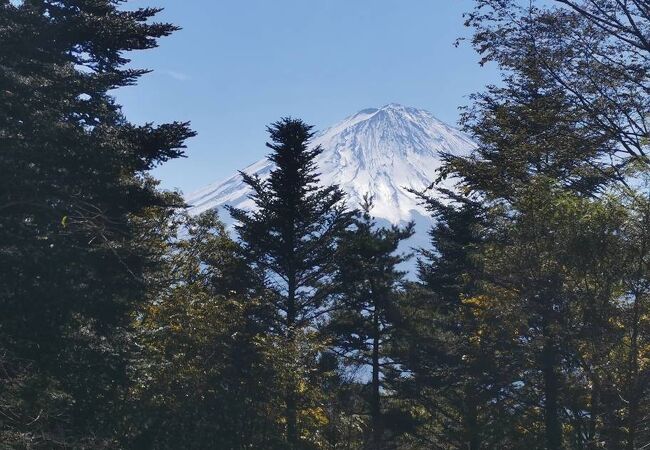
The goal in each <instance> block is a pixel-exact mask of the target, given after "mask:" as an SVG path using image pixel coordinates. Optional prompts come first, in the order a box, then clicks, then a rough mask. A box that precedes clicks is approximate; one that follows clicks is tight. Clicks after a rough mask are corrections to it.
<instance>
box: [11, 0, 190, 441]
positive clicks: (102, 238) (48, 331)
mask: <svg viewBox="0 0 650 450" xmlns="http://www.w3.org/2000/svg"><path fill="white" fill-rule="evenodd" d="M120 3H121V2H117V1H111V0H78V1H50V0H25V1H21V2H13V1H8V0H3V1H1V2H0V38H1V39H2V42H3V45H2V48H1V49H0V66H2V70H0V86H1V87H0V100H1V101H2V104H3V107H2V112H1V113H0V143H1V145H2V152H1V154H0V171H1V172H2V174H3V176H2V179H1V180H0V210H1V214H0V270H1V271H2V273H3V277H2V281H1V282H0V315H1V316H2V327H0V348H1V349H2V350H1V355H2V356H1V357H2V365H3V367H4V370H2V371H1V372H2V374H1V375H0V377H2V382H1V383H0V384H1V385H2V387H0V404H1V405H2V406H1V407H0V408H2V410H3V412H4V414H3V415H2V416H3V419H1V420H2V424H1V425H0V427H1V428H2V433H3V435H2V437H0V440H3V441H4V442H8V443H10V444H9V445H17V446H20V445H25V446H28V447H29V446H44V447H47V448H55V447H57V446H61V447H64V446H77V445H78V446H83V445H88V446H94V447H96V448H99V447H101V446H102V445H107V446H110V445H113V444H112V441H113V439H114V438H115V436H116V429H117V427H118V425H119V417H120V406H121V405H122V404H123V402H122V399H123V394H124V388H125V385H126V359H127V358H126V355H125V353H126V351H127V348H128V346H127V343H128V323H129V321H130V317H129V314H130V312H131V311H132V309H133V305H134V303H136V302H137V301H139V300H140V299H142V298H144V283H143V276H142V274H143V272H144V270H145V267H146V266H147V265H148V264H150V263H151V262H152V260H151V259H150V258H149V253H150V251H149V250H148V249H146V248H144V247H142V246H141V245H140V239H139V238H140V236H141V235H142V230H141V229H140V228H139V227H140V222H139V221H138V220H137V216H138V215H140V214H143V213H144V211H145V210H147V209H148V208H162V209H165V208H168V207H170V206H178V205H180V204H182V202H181V201H180V200H179V198H178V197H177V196H169V195H162V194H161V193H160V192H159V191H158V190H157V188H156V183H155V181H153V180H152V179H151V178H149V176H148V175H147V172H148V171H149V170H150V169H152V168H153V167H155V166H156V165H158V164H160V163H163V162H165V161H167V160H169V159H172V158H176V157H179V156H181V155H182V153H183V142H184V140H185V139H186V138H188V137H190V136H192V132H191V131H190V130H189V129H188V127H187V125H186V124H182V123H173V124H167V125H161V126H153V125H151V124H148V125H144V126H136V125H133V124H131V123H129V122H128V121H127V120H126V119H125V117H124V116H123V115H122V113H121V111H120V107H119V105H118V104H117V103H116V102H115V100H114V98H113V97H112V96H111V95H110V94H109V92H110V91H112V90H113V89H116V88H119V87H122V86H128V85H133V84H134V83H135V82H136V81H137V79H138V78H139V77H140V76H141V75H143V74H144V73H146V71H144V70H138V69H131V68H127V67H126V64H127V63H128V62H129V61H128V59H127V58H126V56H125V53H126V52H128V51H132V50H143V49H150V48H152V47H155V46H156V43H157V40H158V38H160V37H163V36H166V35H169V34H170V33H172V32H173V31H175V30H176V27H174V26H173V25H170V24H164V23H153V22H152V21H151V19H152V18H153V17H154V16H155V15H156V13H157V12H158V10H156V9H151V8H141V9H136V10H132V11H128V10H125V9H123V8H122V7H121V6H122V5H120ZM117 435H119V433H117Z"/></svg>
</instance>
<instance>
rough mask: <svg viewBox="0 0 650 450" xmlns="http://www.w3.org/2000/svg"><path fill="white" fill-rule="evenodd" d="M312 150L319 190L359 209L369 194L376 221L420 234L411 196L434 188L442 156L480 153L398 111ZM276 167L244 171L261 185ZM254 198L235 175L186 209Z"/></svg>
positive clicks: (423, 216) (436, 123)
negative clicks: (337, 192)
mask: <svg viewBox="0 0 650 450" xmlns="http://www.w3.org/2000/svg"><path fill="white" fill-rule="evenodd" d="M311 145H312V146H317V145H320V146H321V147H322V148H323V152H322V153H321V154H320V155H319V156H318V158H317V160H316V163H317V167H318V171H319V173H320V174H321V175H320V180H321V183H322V184H323V185H330V184H338V185H339V186H340V187H341V189H342V190H343V191H344V192H345V193H346V194H347V204H348V206H350V207H353V208H354V207H357V206H359V205H360V203H361V201H362V199H363V197H364V195H365V194H370V195H371V196H372V197H373V199H374V209H373V211H372V213H373V215H374V216H375V217H376V218H377V219H379V220H380V222H388V223H393V224H399V223H404V222H406V221H409V220H414V221H416V228H420V227H419V226H417V225H420V224H421V225H424V224H425V223H426V224H427V225H426V226H429V225H430V221H429V219H428V217H429V214H428V213H427V211H426V209H425V208H424V206H422V205H421V204H420V203H419V202H418V200H417V198H416V197H415V196H414V195H413V194H411V193H410V192H409V191H408V190H409V189H415V190H422V189H425V188H426V187H427V186H429V185H430V184H431V183H432V181H433V180H434V179H435V177H436V172H437V169H438V168H439V167H440V165H441V161H440V157H439V152H441V151H442V152H449V153H453V154H467V153H469V152H470V151H471V150H472V149H473V148H475V144H474V143H473V142H472V140H471V139H470V138H469V137H468V136H467V135H466V134H464V133H463V132H461V131H460V130H458V129H457V128H454V127H452V126H450V125H447V124H445V123H444V122H442V121H440V120H438V119H437V118H436V117H434V116H433V115H432V114H431V113H429V112H428V111H425V110H423V109H417V108H411V107H406V106H402V105H398V104H395V103H391V104H388V105H386V106H383V107H381V108H370V109H364V110H362V111H359V112H358V113H356V114H354V115H352V116H349V117H347V118H346V119H344V120H343V121H341V122H339V123H337V124H336V125H334V126H332V127H330V128H328V129H326V130H324V131H322V132H320V133H318V134H317V135H316V136H315V137H314V138H313V140H312V143H311ZM273 167H274V166H273V163H271V162H270V161H268V160H267V159H262V160H260V161H258V162H256V163H254V164H252V165H250V166H248V167H246V168H245V169H244V170H243V171H244V172H246V173H248V174H251V175H252V174H257V175H259V176H260V177H261V178H263V179H264V178H266V177H268V176H269V174H270V173H271V171H272V170H273ZM249 194H250V189H249V187H248V186H247V185H246V184H245V183H244V182H243V181H242V178H241V176H240V175H239V174H236V175H233V176H232V177H230V178H228V179H226V180H224V181H219V182H216V183H213V184H211V185H209V186H206V187H204V188H203V189H200V190H199V191H197V192H195V193H193V194H190V195H189V196H187V198H186V201H187V204H188V205H190V206H189V212H190V213H191V214H199V213H201V212H203V211H206V210H209V209H214V208H219V209H221V208H222V207H224V206H226V205H230V206H235V207H237V208H242V209H251V208H253V203H252V201H251V200H250V199H249V198H248V195H249ZM224 219H226V218H225V217H224ZM381 219H383V220H381ZM419 234H421V233H419ZM424 236H425V237H426V233H424Z"/></svg>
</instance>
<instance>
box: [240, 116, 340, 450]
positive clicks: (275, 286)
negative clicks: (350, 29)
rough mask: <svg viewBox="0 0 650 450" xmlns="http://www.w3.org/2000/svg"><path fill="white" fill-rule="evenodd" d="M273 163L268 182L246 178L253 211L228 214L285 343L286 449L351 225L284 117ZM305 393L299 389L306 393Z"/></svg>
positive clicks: (304, 135)
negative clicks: (344, 238)
mask: <svg viewBox="0 0 650 450" xmlns="http://www.w3.org/2000/svg"><path fill="white" fill-rule="evenodd" d="M268 132H269V135H270V138H271V142H270V143H268V144H267V146H268V147H269V148H270V149H271V150H272V153H271V155H270V156H269V159H270V160H271V161H272V162H273V163H274V164H275V169H274V170H273V171H272V172H271V175H270V177H269V179H268V180H262V179H260V178H258V177H254V176H251V175H248V174H246V173H244V172H242V173H241V174H242V177H243V178H244V181H245V182H246V184H248V186H250V188H251V189H252V194H251V199H252V201H253V203H254V204H255V208H256V209H255V211H253V212H247V211H243V210H241V209H236V208H230V213H231V215H232V217H233V218H234V219H235V220H236V221H237V222H238V225H237V226H236V229H237V233H238V235H239V239H240V241H241V244H242V252H243V254H244V255H245V257H246V258H247V260H248V261H249V262H250V264H251V265H252V267H253V268H254V270H255V271H257V272H258V273H259V275H260V276H262V277H263V278H264V279H265V281H266V286H267V288H268V290H269V292H271V293H272V294H271V295H270V296H269V298H268V301H269V302H272V304H273V307H274V308H275V311H276V315H275V317H274V319H273V320H272V323H271V326H270V328H271V329H272V330H273V331H274V332H275V333H276V334H278V335H280V336H282V337H283V339H284V340H285V344H284V345H285V347H286V349H287V351H288V354H287V362H286V364H287V367H286V371H287V378H286V395H285V399H284V400H285V420H286V441H287V446H288V447H289V448H292V449H298V448H301V446H303V443H302V442H301V440H302V436H303V430H301V419H300V417H301V411H302V410H304V409H306V408H307V406H308V405H307V404H306V403H307V402H306V398H305V396H304V395H303V394H301V391H304V390H305V389H306V387H305V386H302V385H305V384H306V385H307V386H308V385H309V379H308V376H309V374H310V373H311V372H312V367H313V366H314V364H315V361H314V357H315V355H317V354H318V351H315V352H314V351H313V350H314V349H313V346H312V345H311V344H310V340H311V336H313V332H314V331H315V330H316V328H317V327H318V325H319V322H320V321H321V319H323V318H324V317H325V314H326V313H327V312H328V310H329V308H330V307H331V300H332V290H331V287H330V286H329V285H328V284H329V282H330V280H331V278H332V276H333V274H334V271H335V255H336V246H337V243H338V241H339V238H340V236H341V233H342V232H343V230H345V228H346V227H347V226H348V225H349V223H350V220H351V213H350V212H348V211H347V210H346V208H345V205H344V202H343V192H342V191H341V190H340V189H339V188H338V187H337V186H326V187H321V186H319V179H318V173H317V168H316V165H315V159H316V157H317V156H318V155H319V154H320V153H321V151H322V149H321V148H320V147H316V148H311V147H310V140H311V138H312V137H313V135H314V133H313V131H312V127H311V126H309V125H307V124H305V123H304V122H303V121H301V120H299V119H292V118H283V119H281V120H280V121H278V122H275V123H273V124H272V125H271V126H270V127H268ZM301 386H302V387H301Z"/></svg>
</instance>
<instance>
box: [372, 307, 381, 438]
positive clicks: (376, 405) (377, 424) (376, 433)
mask: <svg viewBox="0 0 650 450" xmlns="http://www.w3.org/2000/svg"><path fill="white" fill-rule="evenodd" d="M372 331H373V337H372V398H371V403H370V415H371V418H372V442H373V450H379V449H381V441H382V437H383V428H382V420H381V397H380V395H381V393H380V391H379V387H380V380H379V375H380V367H379V314H378V312H377V308H376V307H375V311H374V312H373V319H372Z"/></svg>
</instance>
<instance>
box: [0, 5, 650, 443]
mask: <svg viewBox="0 0 650 450" xmlns="http://www.w3.org/2000/svg"><path fill="white" fill-rule="evenodd" d="M148 3H155V1H153V0H152V1H150V2H148ZM473 4H474V6H473V8H472V9H470V10H469V11H467V14H466V15H465V20H466V23H465V26H466V27H467V29H468V30H469V31H470V34H471V38H470V42H469V44H470V45H471V46H472V47H473V48H474V49H475V50H476V52H477V53H478V55H480V58H481V61H482V63H483V64H488V65H494V66H496V67H498V69H499V71H500V74H501V80H500V82H499V83H497V84H495V85H492V86H488V87H487V88H486V89H485V90H484V91H481V92H477V93H475V94H474V95H473V96H472V97H471V99H470V105H469V106H468V107H466V108H464V109H463V111H462V121H461V125H462V127H463V130H464V131H465V132H466V133H468V134H469V135H470V136H472V138H473V139H475V141H476V142H477V143H478V147H477V148H476V150H475V151H473V152H472V153H471V154H470V155H458V154H452V153H449V154H443V155H441V158H442V160H443V162H444V164H443V167H442V169H441V171H440V172H439V173H436V174H431V177H432V179H436V180H438V181H437V182H436V183H434V184H432V185H431V186H430V188H429V189H427V190H424V191H416V192H412V194H413V195H414V196H417V197H418V198H419V199H420V201H421V202H422V203H423V204H425V205H426V206H427V210H428V211H429V212H430V215H431V217H432V218H433V223H434V225H433V226H432V228H431V229H430V231H429V245H428V246H427V247H426V248H417V249H412V250H409V249H404V246H403V245H402V244H403V242H404V241H405V240H407V239H408V238H410V237H411V236H412V234H413V233H414V228H413V225H412V224H406V225H399V226H398V225H394V226H380V225H378V223H377V221H376V219H375V218H374V217H373V216H372V213H371V210H372V204H373V199H372V198H371V197H367V198H366V201H365V205H364V206H363V207H362V208H360V210H354V209H351V208H349V207H348V206H347V202H346V198H345V195H344V193H343V192H342V191H341V190H340V189H339V187H338V186H336V185H333V186H323V185H321V184H319V168H318V167H317V166H316V164H315V162H314V161H315V158H316V157H317V156H318V154H319V152H320V151H321V149H320V148H313V147H311V146H310V145H309V143H310V140H311V139H312V138H313V136H314V133H315V131H316V130H315V129H314V128H313V127H312V126H310V125H309V124H307V123H305V122H304V121H303V120H301V119H300V118H295V117H283V118H278V119H277V121H276V122H274V123H271V124H269V126H268V129H267V131H268V143H267V144H266V146H267V153H268V155H269V156H268V157H269V159H270V160H272V161H273V162H274V163H275V165H276V169H275V170H274V171H273V172H272V174H271V176H270V178H268V179H261V178H259V177H256V176H249V175H246V174H243V176H244V179H245V182H246V184H247V185H248V186H249V187H250V188H251V189H252V195H251V201H252V202H253V203H254V204H255V206H256V208H255V209H254V210H252V211H247V210H243V209H237V208H228V209H226V210H219V211H209V212H206V213H203V214H201V215H195V216H192V215H190V214H188V213H187V212H186V209H185V207H186V206H187V205H185V203H184V200H183V197H182V196H181V194H180V193H179V192H172V191H168V190H164V189H162V188H160V186H159V181H158V180H156V179H155V178H154V177H153V176H152V175H151V170H152V169H153V168H155V167H158V166H159V165H161V164H164V163H166V162H167V161H170V160H172V159H175V158H180V157H183V156H185V152H186V145H187V144H186V141H187V140H188V139H189V138H191V137H193V136H194V134H195V133H194V131H192V128H191V125H190V124H189V123H183V122H174V123H167V124H158V125H156V124H153V123H149V124H144V125H135V124H134V123H132V122H130V121H129V120H128V118H127V117H125V114H124V113H123V111H122V108H121V106H120V104H118V102H117V100H116V99H115V96H114V91H115V89H118V88H120V87H125V86H132V85H135V84H137V82H138V79H139V78H140V77H141V76H142V75H144V74H146V73H147V71H146V70H140V69H137V68H133V67H132V65H130V64H129V63H130V60H129V55H130V53H131V52H133V51H141V50H146V51H150V49H153V48H154V47H156V46H157V45H158V44H159V40H160V44H162V45H164V39H163V38H164V37H165V36H168V35H170V34H172V33H174V32H175V31H176V30H177V29H178V28H177V26H176V25H174V24H170V23H161V22H157V21H156V16H157V14H158V13H159V12H160V10H159V9H157V8H155V7H140V6H138V3H137V2H125V1H124V0H24V1H13V0H0V42H1V44H0V99H1V107H0V146H1V151H0V170H1V174H2V176H1V177H0V274H1V277H0V449H25V450H27V449H144V450H146V449H152V450H153V449H217V450H221V449H222V450H230V449H232V450H240V449H241V450H243V449H260V450H274V449H278V450H280V449H287V450H317V449H323V450H325V449H332V450H333V449H337V450H338V449H346V450H362V449H365V450H393V449H394V450H398V449H399V450H416V449H441V450H442V449H444V450H451V449H458V450H461V449H467V450H482V449H526V450H535V449H540V450H541V449H547V450H559V449H612V450H615V449H621V450H623V449H624V450H635V449H636V450H641V449H645V448H650V197H649V194H650V191H649V185H648V182H649V181H650V179H649V178H648V175H649V174H650V172H649V171H648V169H649V163H650V160H649V159H648V158H649V156H648V151H650V142H649V138H650V136H649V134H648V120H649V117H650V115H649V114H650V1H648V0H548V1H543V2H542V1H538V2H535V1H529V0H526V1H522V0H475V1H474V2H473ZM477 70H478V69H477ZM161 95H165V93H164V92H162V93H161ZM260 145H261V146H263V145H264V142H261V143H260ZM450 180H451V181H453V186H454V187H453V188H449V187H443V184H442V183H443V182H449V181H450ZM445 186H447V185H445ZM226 217H229V218H232V220H234V223H235V224H236V225H235V227H234V230H233V231H232V232H231V231H229V230H228V228H227V227H226V225H224V223H223V220H224V219H225V218H226ZM406 261H410V262H411V263H412V264H414V265H416V266H417V273H416V274H415V276H409V274H407V273H406V271H405V270H403V266H404V263H405V262H406Z"/></svg>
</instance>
